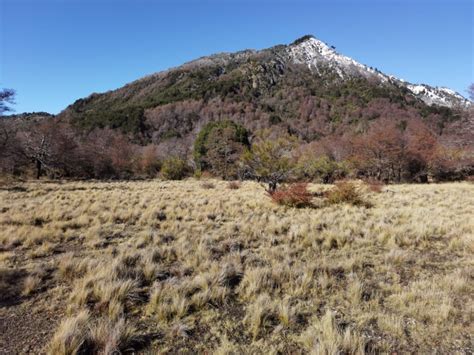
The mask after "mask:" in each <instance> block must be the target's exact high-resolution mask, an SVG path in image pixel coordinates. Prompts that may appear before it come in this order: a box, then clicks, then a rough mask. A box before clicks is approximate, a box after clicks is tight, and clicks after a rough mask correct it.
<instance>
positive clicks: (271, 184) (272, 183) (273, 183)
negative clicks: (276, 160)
mask: <svg viewBox="0 0 474 355" xmlns="http://www.w3.org/2000/svg"><path fill="white" fill-rule="evenodd" d="M276 188H277V183H276V181H270V182H269V183H268V191H269V192H270V193H272V192H275V191H276Z"/></svg>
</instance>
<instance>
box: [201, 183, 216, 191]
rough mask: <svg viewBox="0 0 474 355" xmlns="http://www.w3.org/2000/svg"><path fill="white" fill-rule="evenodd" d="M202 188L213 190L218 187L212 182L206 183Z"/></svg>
mask: <svg viewBox="0 0 474 355" xmlns="http://www.w3.org/2000/svg"><path fill="white" fill-rule="evenodd" d="M201 187H202V188H203V189H213V188H215V187H216V185H214V184H213V183H212V182H209V181H206V182H203V183H202V184H201Z"/></svg>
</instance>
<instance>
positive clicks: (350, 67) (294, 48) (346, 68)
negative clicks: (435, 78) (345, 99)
mask: <svg viewBox="0 0 474 355" xmlns="http://www.w3.org/2000/svg"><path fill="white" fill-rule="evenodd" d="M287 53H288V56H289V58H290V60H291V61H292V62H293V63H297V64H306V65H307V66H308V67H309V68H310V69H311V70H314V71H316V72H318V70H319V68H320V66H321V65H324V66H329V67H330V68H332V69H334V70H335V71H336V73H337V74H338V75H339V76H340V77H341V79H345V78H348V77H353V76H357V75H360V76H364V77H367V78H369V77H372V78H377V79H378V80H380V82H382V83H384V82H387V81H390V82H392V83H396V84H398V85H401V86H405V87H406V88H407V89H408V90H410V91H411V92H412V93H413V95H414V96H416V97H418V98H419V99H421V100H423V101H424V102H425V103H426V104H428V105H439V106H447V107H453V106H462V107H466V106H470V105H471V104H472V102H470V101H469V100H467V99H466V98H464V97H463V96H462V95H460V94H459V93H457V92H455V91H454V90H451V89H448V88H444V87H432V86H429V85H426V84H411V83H409V82H406V81H405V80H402V79H398V78H396V77H394V76H392V75H386V74H384V73H381V72H380V71H378V70H376V69H373V68H372V67H369V66H367V65H364V64H361V63H359V62H357V61H356V60H354V59H352V58H350V57H347V56H345V55H342V54H340V53H338V52H337V51H336V50H335V47H333V46H329V45H327V44H326V43H324V42H322V41H320V40H318V39H317V38H315V37H313V36H304V37H302V38H301V39H299V40H296V41H295V42H294V43H293V44H291V45H289V46H288V47H287Z"/></svg>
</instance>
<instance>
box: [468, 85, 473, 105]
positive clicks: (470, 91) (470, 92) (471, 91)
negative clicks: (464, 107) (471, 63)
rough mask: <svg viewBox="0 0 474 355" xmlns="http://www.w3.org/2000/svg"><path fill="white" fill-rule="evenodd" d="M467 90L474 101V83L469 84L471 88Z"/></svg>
mask: <svg viewBox="0 0 474 355" xmlns="http://www.w3.org/2000/svg"><path fill="white" fill-rule="evenodd" d="M467 91H468V93H469V98H470V99H471V101H474V83H472V84H471V85H469V88H468V89H467Z"/></svg>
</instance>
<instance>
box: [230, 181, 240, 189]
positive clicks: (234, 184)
mask: <svg viewBox="0 0 474 355" xmlns="http://www.w3.org/2000/svg"><path fill="white" fill-rule="evenodd" d="M240 186H241V184H240V182H239V181H230V182H229V183H228V184H227V188H228V189H230V190H238V189H240Z"/></svg>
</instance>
